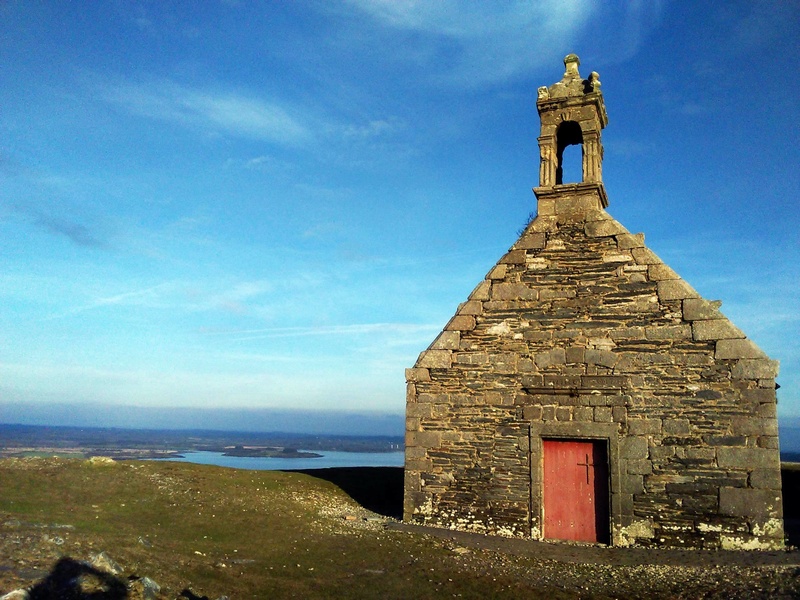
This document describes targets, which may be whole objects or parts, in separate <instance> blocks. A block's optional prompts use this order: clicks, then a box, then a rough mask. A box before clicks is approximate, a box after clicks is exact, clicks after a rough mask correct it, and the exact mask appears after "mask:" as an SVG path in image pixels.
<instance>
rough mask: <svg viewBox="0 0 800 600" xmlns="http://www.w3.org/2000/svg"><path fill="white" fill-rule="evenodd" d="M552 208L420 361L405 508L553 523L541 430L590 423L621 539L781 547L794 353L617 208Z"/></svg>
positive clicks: (413, 382)
mask: <svg viewBox="0 0 800 600" xmlns="http://www.w3.org/2000/svg"><path fill="white" fill-rule="evenodd" d="M565 187H568V186H565ZM580 188H581V186H577V187H576V190H577V191H580ZM576 190H570V193H571V194H572V196H571V198H572V199H571V200H569V202H572V204H573V205H574V206H576V207H581V206H583V204H582V201H581V200H580V198H579V197H577V196H576V193H577V192H576ZM576 197H577V199H576ZM564 198H566V196H565V197H563V198H561V200H559V198H558V197H556V198H555V200H554V202H559V201H562V200H563V201H564V202H567V200H565V199H564ZM585 204H586V205H591V199H586V203H585ZM543 212H544V213H545V214H542V213H543ZM546 213H547V211H546V210H544V211H543V210H542V205H541V201H540V216H539V217H537V219H536V220H534V222H532V223H531V224H530V225H529V227H528V228H527V230H526V232H525V233H524V234H523V235H522V237H521V238H520V240H519V241H518V242H517V243H516V244H515V245H514V247H512V249H511V250H510V251H509V253H508V254H506V255H505V256H504V257H503V258H502V259H501V260H500V261H499V262H498V264H497V265H496V266H495V267H494V268H493V269H492V270H491V271H490V272H489V274H488V275H487V277H486V279H485V280H484V281H482V282H481V283H480V284H479V285H478V286H477V288H476V289H475V290H474V291H473V293H472V294H471V295H470V298H469V299H468V301H467V302H465V303H464V304H462V305H461V306H460V307H459V309H458V312H457V314H456V316H455V317H454V318H453V319H452V320H451V321H450V323H448V325H447V326H446V328H445V330H444V331H443V332H442V334H441V335H440V336H439V337H438V338H437V340H436V341H434V343H433V344H432V345H431V347H430V348H429V349H428V350H427V351H425V352H423V353H422V354H421V355H420V358H419V360H418V361H417V364H416V365H415V367H414V368H413V369H409V371H408V373H407V379H408V382H409V383H408V397H407V400H408V405H407V437H406V452H407V455H406V498H405V518H406V519H407V520H410V521H413V522H417V523H425V524H431V525H438V526H444V527H454V528H458V529H467V530H477V531H485V532H490V533H501V534H505V535H518V536H530V535H532V536H533V537H535V538H539V537H541V536H542V527H541V523H542V510H543V508H542V506H541V438H542V437H567V438H581V437H587V438H592V439H602V440H606V441H607V443H608V449H609V462H610V463H611V464H610V470H611V482H610V483H611V520H612V542H613V543H614V544H617V545H628V544H637V545H653V546H692V547H711V548H716V547H730V548H740V547H752V548H763V547H778V546H780V545H781V544H782V521H781V498H780V463H779V454H778V437H777V420H776V412H775V408H776V400H775V385H774V384H775V382H774V377H775V375H776V370H777V363H775V362H774V361H770V360H769V359H768V358H767V357H766V356H765V355H764V354H763V352H761V350H759V349H758V348H757V347H756V346H755V345H754V344H753V343H752V342H751V341H749V340H747V339H746V338H745V337H744V334H743V333H742V332H741V331H740V330H738V329H737V328H736V327H735V326H733V325H732V324H731V323H730V321H728V320H727V319H726V318H724V317H723V315H722V314H721V313H719V311H718V310H717V307H716V305H715V304H714V303H710V302H708V301H706V300H703V299H702V298H700V297H699V295H698V294H697V292H695V291H694V290H693V289H692V288H691V287H690V286H689V285H688V284H686V283H685V282H684V281H683V280H681V279H680V278H679V277H678V276H677V275H676V274H675V272H674V271H672V270H671V269H670V268H669V267H667V266H666V265H665V264H664V263H663V262H662V261H661V260H660V259H659V258H658V257H657V256H656V255H655V254H653V253H652V252H651V251H650V250H648V249H647V248H646V247H645V246H644V242H643V236H641V235H632V234H630V233H629V232H627V231H626V230H625V229H624V227H622V226H621V225H620V224H619V223H617V222H616V221H614V220H613V219H611V217H610V216H609V215H608V214H607V213H606V212H605V211H602V210H590V211H586V210H583V209H581V210H576V211H575V212H573V213H570V212H569V211H561V212H560V213H559V216H555V213H554V214H553V215H547V214H546Z"/></svg>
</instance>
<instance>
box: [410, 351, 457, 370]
mask: <svg viewBox="0 0 800 600" xmlns="http://www.w3.org/2000/svg"><path fill="white" fill-rule="evenodd" d="M452 355H453V353H452V352H451V351H450V350H426V351H425V352H423V353H421V354H420V355H419V359H418V360H417V367H421V368H426V369H449V368H450V367H451V366H452V361H451V359H452Z"/></svg>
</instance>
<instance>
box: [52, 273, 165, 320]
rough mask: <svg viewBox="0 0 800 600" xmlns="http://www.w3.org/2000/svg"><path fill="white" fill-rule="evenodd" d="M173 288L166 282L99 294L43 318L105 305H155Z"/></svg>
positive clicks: (73, 313) (63, 315)
mask: <svg viewBox="0 0 800 600" xmlns="http://www.w3.org/2000/svg"><path fill="white" fill-rule="evenodd" d="M174 288H175V284H174V283H172V282H167V283H161V284H158V285H154V286H150V287H147V288H143V289H138V290H133V291H130V292H123V293H120V294H114V295H112V296H100V297H98V298H95V299H94V300H91V301H90V302H86V303H85V304H81V305H80V306H76V307H74V308H71V309H69V310H66V311H64V312H61V313H58V314H55V315H51V316H49V317H47V318H46V319H45V320H51V319H60V318H63V317H70V316H73V315H77V314H80V313H84V312H87V311H92V310H96V309H99V308H103V307H107V306H155V305H158V304H159V302H160V298H161V297H162V295H163V294H164V292H167V291H170V290H173V289H174Z"/></svg>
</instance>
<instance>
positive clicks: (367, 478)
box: [293, 467, 403, 519]
mask: <svg viewBox="0 0 800 600" xmlns="http://www.w3.org/2000/svg"><path fill="white" fill-rule="evenodd" d="M293 472H294V473H304V474H306V475H310V476H311V477H316V478H317V479H324V480H325V481H330V482H331V483H332V484H334V485H336V486H339V488H341V489H342V491H343V492H345V493H346V494H347V495H349V496H350V497H351V498H352V499H353V500H355V501H356V502H358V503H359V504H360V505H361V506H363V507H364V508H366V509H367V510H371V511H372V512H374V513H378V514H379V515H383V516H384V517H392V518H394V519H401V518H402V517H403V467H333V468H330V469H301V470H297V471H293Z"/></svg>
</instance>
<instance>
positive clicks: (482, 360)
mask: <svg viewBox="0 0 800 600" xmlns="http://www.w3.org/2000/svg"><path fill="white" fill-rule="evenodd" d="M454 358H455V361H456V364H457V365H485V364H487V363H488V362H489V355H488V354H487V353H486V352H457V353H456V354H455V355H454Z"/></svg>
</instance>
